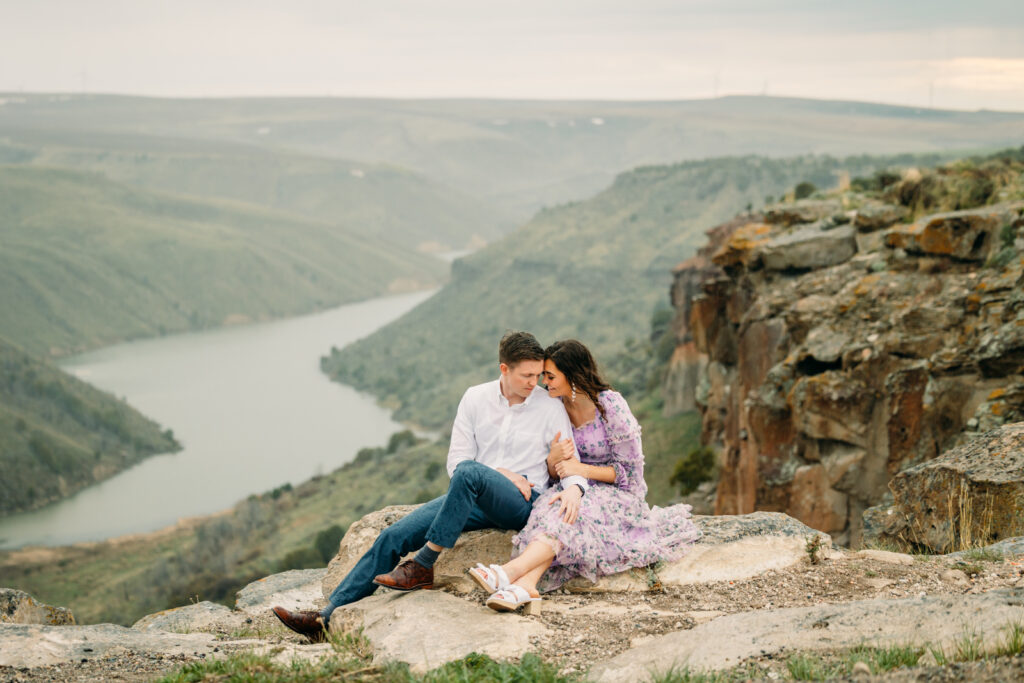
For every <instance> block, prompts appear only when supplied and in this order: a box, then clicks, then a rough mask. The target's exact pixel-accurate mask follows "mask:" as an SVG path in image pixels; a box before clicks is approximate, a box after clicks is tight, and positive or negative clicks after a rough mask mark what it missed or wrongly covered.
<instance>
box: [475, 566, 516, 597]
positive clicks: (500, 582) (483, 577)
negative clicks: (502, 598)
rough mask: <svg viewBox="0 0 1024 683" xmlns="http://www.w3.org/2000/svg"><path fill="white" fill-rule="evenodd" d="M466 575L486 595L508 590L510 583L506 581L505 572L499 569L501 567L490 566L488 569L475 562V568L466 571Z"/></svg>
mask: <svg viewBox="0 0 1024 683" xmlns="http://www.w3.org/2000/svg"><path fill="white" fill-rule="evenodd" d="M466 573H467V574H469V577H470V578H471V579H473V580H474V581H476V584H477V585H478V586H480V587H481V588H483V589H484V590H485V591H487V592H488V593H495V592H497V591H500V590H502V589H503V588H508V585H509V584H510V583H511V581H509V580H508V575H507V574H505V570H504V569H502V568H501V565H497V564H492V565H491V566H490V567H485V566H484V565H483V564H482V563H480V562H477V563H476V566H475V567H472V568H471V569H467V570H466Z"/></svg>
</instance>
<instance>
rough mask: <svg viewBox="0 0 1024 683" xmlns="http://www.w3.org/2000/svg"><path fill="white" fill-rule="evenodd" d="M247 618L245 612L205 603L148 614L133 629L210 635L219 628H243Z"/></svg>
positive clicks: (133, 625)
mask: <svg viewBox="0 0 1024 683" xmlns="http://www.w3.org/2000/svg"><path fill="white" fill-rule="evenodd" d="M246 618H247V617H246V614H245V613H244V612H236V611H234V610H232V609H231V608H230V607H225V606H224V605H218V604H216V603H213V602H209V601H203V602H200V603H196V604H194V605H185V606H184V607H175V608H174V609H167V610H163V611H162V612H157V613H155V614H148V615H146V616H144V617H142V618H141V619H139V620H138V621H136V622H135V623H134V624H132V628H133V629H135V630H136V631H146V632H153V631H166V632H169V633H196V632H207V633H208V632H211V631H213V630H215V629H217V628H218V627H220V628H232V627H234V628H238V627H241V625H242V624H243V623H244V622H245V620H246Z"/></svg>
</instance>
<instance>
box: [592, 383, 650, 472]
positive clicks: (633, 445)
mask: <svg viewBox="0 0 1024 683" xmlns="http://www.w3.org/2000/svg"><path fill="white" fill-rule="evenodd" d="M600 398H601V399H602V401H601V405H602V406H604V409H605V416H604V422H605V434H606V435H607V439H608V446H609V447H610V449H611V453H612V461H611V463H610V464H611V466H612V468H613V469H614V470H615V486H617V487H618V488H620V489H625V490H627V491H634V490H639V489H640V488H641V486H643V480H644V451H643V443H642V442H641V439H640V423H639V422H637V419H636V417H634V416H633V412H632V411H631V410H630V409H629V404H627V403H626V399H624V398H622V394H620V393H618V392H615V391H608V392H605V393H603V394H602V395H601V397H600Z"/></svg>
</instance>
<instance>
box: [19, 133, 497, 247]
mask: <svg viewBox="0 0 1024 683" xmlns="http://www.w3.org/2000/svg"><path fill="white" fill-rule="evenodd" d="M4 136H5V137H6V141H3V140H0V162H4V161H6V162H8V163H19V164H31V165H36V166H51V167H62V168H68V169H75V170H85V171H95V172H98V173H101V174H102V175H104V176H105V177H106V178H108V179H110V180H114V181H116V182H120V183H124V184H127V185H132V186H135V187H141V188H145V189H149V190H156V191H162V192H171V193H174V194H184V195H190V196H193V197H207V198H220V199H229V200H235V201H241V202H245V203H247V204H253V205H260V206H264V207H267V208H270V209H273V210H275V211H279V212H287V213H292V214H297V215H298V216H300V217H305V218H312V219H315V220H317V221H321V222H325V223H329V224H332V225H342V226H345V227H346V228H348V229H351V230H354V231H358V232H360V233H366V234H369V235H375V236H378V237H384V238H386V239H388V240H389V241H391V242H395V243H398V244H402V245H404V246H407V247H410V248H418V249H421V250H426V251H430V250H433V251H450V250H453V249H464V248H467V247H470V246H474V245H476V244H478V243H480V242H484V241H489V240H491V239H493V238H494V237H496V236H497V234H498V233H499V229H500V228H502V227H509V226H503V225H502V223H501V220H500V217H499V216H496V215H493V212H489V211H488V210H487V209H486V208H485V206H484V204H483V203H482V202H481V201H480V200H478V199H475V198H472V197H469V196H466V195H462V194H460V193H458V192H456V191H454V190H452V189H451V188H449V187H445V186H443V185H441V184H440V183H437V182H434V181H431V180H429V179H428V178H426V177H424V176H422V175H420V174H418V173H414V172H412V171H409V170H407V169H403V168H399V167H396V166H394V165H388V164H373V163H360V162H355V161H348V160H343V159H331V158H323V157H315V156H304V155H300V154H295V153H289V152H287V151H281V150H270V149H265V148H259V147H256V146H253V145H248V144H238V143H232V142H224V141H220V140H190V139H173V138H164V137H157V136H150V135H139V134H137V133H133V132H125V131H122V132H118V133H103V132H92V131H87V130H86V131H83V130H61V131H53V130H47V131H37V130H32V129H13V130H11V129H8V130H6V131H5V134H4Z"/></svg>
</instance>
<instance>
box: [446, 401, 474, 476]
mask: <svg viewBox="0 0 1024 683" xmlns="http://www.w3.org/2000/svg"><path fill="white" fill-rule="evenodd" d="M472 412H473V401H472V399H471V398H470V396H469V392H468V391H467V392H466V393H464V394H463V395H462V400H461V401H459V409H458V411H457V412H456V413H455V422H454V423H453V424H452V439H451V445H449V446H448V463H447V468H448V477H449V478H450V477H451V476H452V475H453V474H454V473H455V468H456V467H458V465H459V463H460V462H463V461H465V460H476V456H477V444H476V434H475V433H474V430H473V419H472V418H473V416H472V414H471V413H472Z"/></svg>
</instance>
